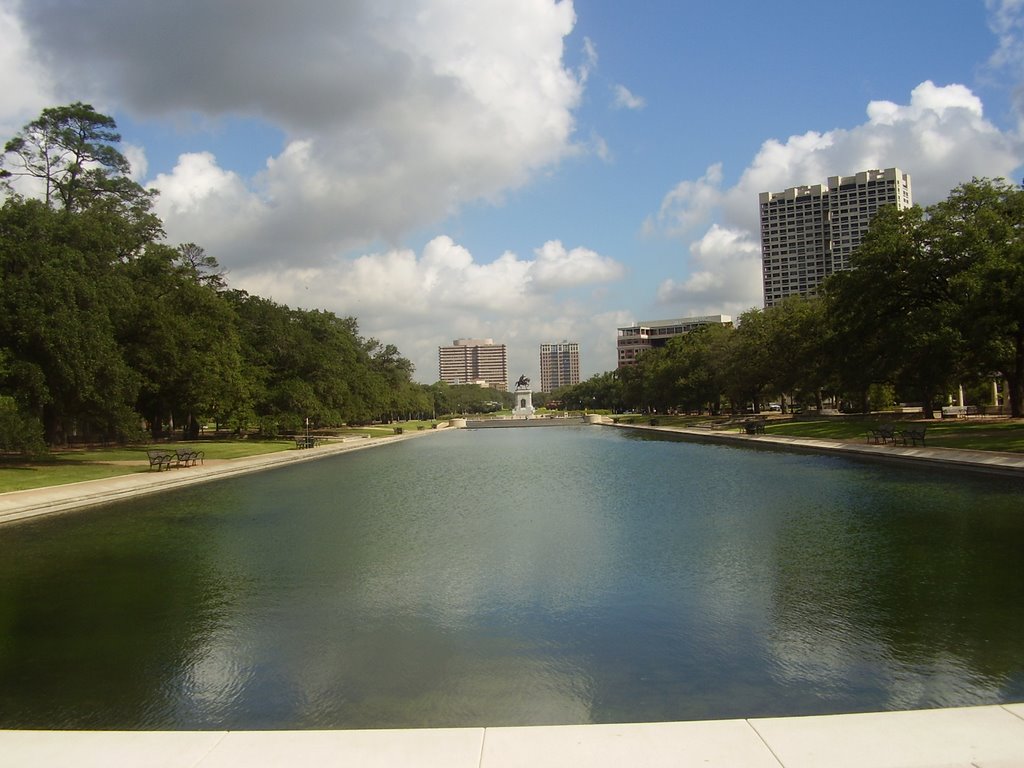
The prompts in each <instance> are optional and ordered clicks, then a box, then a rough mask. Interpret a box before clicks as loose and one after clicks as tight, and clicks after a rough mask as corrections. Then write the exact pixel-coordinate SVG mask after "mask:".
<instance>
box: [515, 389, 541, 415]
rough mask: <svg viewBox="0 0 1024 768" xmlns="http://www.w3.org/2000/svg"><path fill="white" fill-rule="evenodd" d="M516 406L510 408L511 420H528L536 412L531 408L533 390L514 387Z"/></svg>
mask: <svg viewBox="0 0 1024 768" xmlns="http://www.w3.org/2000/svg"><path fill="white" fill-rule="evenodd" d="M515 395H516V404H515V406H514V407H513V408H512V418H513V419H528V418H530V417H531V416H533V414H534V413H535V412H536V411H537V409H536V408H534V407H533V390H531V389H526V388H524V387H516V392H515Z"/></svg>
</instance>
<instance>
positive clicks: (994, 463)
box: [615, 424, 1024, 477]
mask: <svg viewBox="0 0 1024 768" xmlns="http://www.w3.org/2000/svg"><path fill="white" fill-rule="evenodd" d="M615 426H618V427H620V428H622V429H643V430H649V431H651V432H665V433H669V434H676V435H679V436H681V437H685V438H687V439H690V440H696V441H700V442H707V443H731V444H736V445H739V444H743V445H747V446H754V445H760V446H762V447H775V448H784V449H788V450H793V451H806V452H810V453H831V454H838V455H846V456H856V457H860V458H868V459H880V460H885V461H899V462H912V463H914V464H917V465H933V466H943V467H958V468H960V469H970V470H976V471H982V472H994V473H999V474H1018V475H1020V476H1021V477H1024V454H1020V453H1002V452H999V451H970V450H964V449H959V448H927V447H910V446H903V445H874V444H871V443H867V442H854V441H850V440H826V439H822V438H811V437H788V436H785V435H748V434H745V433H742V432H726V431H716V430H713V429H694V428H684V427H651V426H645V425H642V424H617V425H615Z"/></svg>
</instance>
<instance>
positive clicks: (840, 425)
mask: <svg viewBox="0 0 1024 768" xmlns="http://www.w3.org/2000/svg"><path fill="white" fill-rule="evenodd" d="M613 418H615V419H617V420H618V423H620V424H644V425H646V424H650V422H651V419H657V422H658V426H661V427H700V426H711V425H714V424H716V423H719V424H720V423H723V422H726V421H729V422H732V423H735V427H734V429H735V430H736V431H738V430H739V428H740V424H741V423H742V421H743V417H735V418H733V417H721V418H715V419H712V418H710V417H708V416H665V415H661V414H656V415H654V416H650V415H646V414H624V415H621V416H619V415H616V416H613ZM882 423H895V424H896V426H897V428H898V427H900V426H901V425H909V424H915V425H917V426H921V425H924V426H925V427H926V429H927V433H926V435H927V437H926V444H927V445H928V446H931V447H935V448H965V449H972V450H977V451H1007V452H1011V453H1024V421H1021V420H1020V419H1017V420H1013V419H977V420H966V421H962V420H945V421H943V420H940V419H933V420H927V419H899V418H894V417H892V416H879V417H865V418H856V419H828V418H825V419H820V420H817V421H789V420H788V419H769V420H768V421H767V423H766V425H765V433H766V434H769V435H789V436H792V437H810V438H820V439H823V440H866V435H867V431H868V430H869V429H871V428H872V427H877V426H878V425H879V424H882Z"/></svg>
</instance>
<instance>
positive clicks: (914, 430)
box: [900, 427, 926, 446]
mask: <svg viewBox="0 0 1024 768" xmlns="http://www.w3.org/2000/svg"><path fill="white" fill-rule="evenodd" d="M925 429H926V427H907V428H906V429H903V430H900V438H901V439H902V440H903V444H904V445H906V444H907V441H908V440H909V441H910V445H912V446H914V445H921V446H924V431H925Z"/></svg>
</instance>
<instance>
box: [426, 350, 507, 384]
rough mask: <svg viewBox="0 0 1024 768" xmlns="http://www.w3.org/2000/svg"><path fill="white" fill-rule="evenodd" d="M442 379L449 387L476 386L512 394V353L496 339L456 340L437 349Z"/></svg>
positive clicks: (440, 377) (439, 372) (439, 376)
mask: <svg viewBox="0 0 1024 768" xmlns="http://www.w3.org/2000/svg"><path fill="white" fill-rule="evenodd" d="M437 369H438V378H439V379H440V380H441V381H444V382H446V383H448V384H475V383H478V382H485V383H486V385H487V386H489V387H491V388H493V389H498V390H501V391H502V392H507V391H508V350H507V349H506V347H505V345H504V344H495V343H494V340H493V339H455V340H454V341H453V342H452V344H451V346H448V347H438V348H437Z"/></svg>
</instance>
